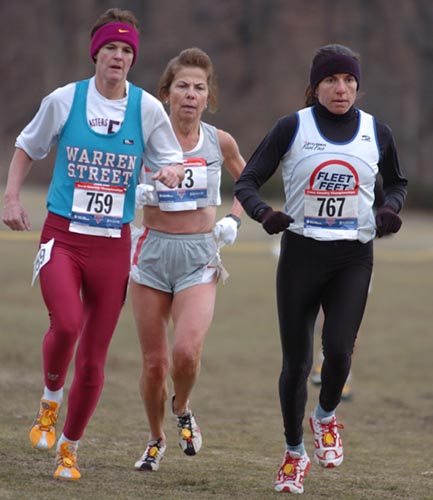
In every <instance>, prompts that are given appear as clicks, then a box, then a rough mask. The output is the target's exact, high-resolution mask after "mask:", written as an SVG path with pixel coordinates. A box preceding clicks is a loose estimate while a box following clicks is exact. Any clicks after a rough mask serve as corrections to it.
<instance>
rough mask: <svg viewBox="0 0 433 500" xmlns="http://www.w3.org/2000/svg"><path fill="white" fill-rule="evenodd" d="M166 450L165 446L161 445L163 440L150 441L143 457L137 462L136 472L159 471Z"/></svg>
mask: <svg viewBox="0 0 433 500" xmlns="http://www.w3.org/2000/svg"><path fill="white" fill-rule="evenodd" d="M166 448H167V446H166V445H165V444H161V439H155V440H153V441H149V442H148V443H147V447H146V449H145V451H144V453H143V455H142V457H141V458H140V460H137V462H135V465H134V468H135V470H142V471H157V470H158V469H159V466H160V464H161V460H162V459H163V458H164V453H165V450H166Z"/></svg>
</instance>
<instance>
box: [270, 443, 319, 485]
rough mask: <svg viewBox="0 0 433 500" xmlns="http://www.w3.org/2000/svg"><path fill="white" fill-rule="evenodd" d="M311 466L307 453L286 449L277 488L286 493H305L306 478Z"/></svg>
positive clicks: (278, 475) (276, 482)
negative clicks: (302, 453)
mask: <svg viewBox="0 0 433 500" xmlns="http://www.w3.org/2000/svg"><path fill="white" fill-rule="evenodd" d="M310 467H311V461H310V459H309V457H308V455H307V454H306V453H305V454H304V455H301V454H299V453H296V452H294V451H286V452H285V454H284V459H283V463H282V464H281V467H280V468H279V470H278V474H277V479H276V480H275V490H276V491H279V492H286V493H304V478H305V476H306V475H307V473H308V471H309V470H310Z"/></svg>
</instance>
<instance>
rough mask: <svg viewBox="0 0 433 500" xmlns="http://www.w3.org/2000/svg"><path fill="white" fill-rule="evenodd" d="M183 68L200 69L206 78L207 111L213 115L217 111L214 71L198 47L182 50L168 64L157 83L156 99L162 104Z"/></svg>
mask: <svg viewBox="0 0 433 500" xmlns="http://www.w3.org/2000/svg"><path fill="white" fill-rule="evenodd" d="M185 67H190V68H200V69H202V70H203V71H204V72H205V73H206V76H207V85H208V89H209V96H208V110H209V111H210V112H211V113H215V111H216V110H217V109H218V87H217V82H216V75H215V70H214V67H213V63H212V61H211V58H210V57H209V56H208V54H206V52H204V51H203V50H201V49H199V48H198V47H191V48H189V49H184V50H182V51H181V52H180V53H179V54H178V55H177V56H176V57H173V58H172V59H170V61H169V62H168V64H167V66H166V68H165V70H164V72H163V73H162V75H161V78H160V79H159V83H158V97H159V99H160V100H161V101H162V102H164V101H165V100H166V99H167V98H168V95H169V93H170V87H171V84H172V83H173V80H174V78H175V77H176V74H177V73H178V72H179V71H180V70H181V69H182V68H185Z"/></svg>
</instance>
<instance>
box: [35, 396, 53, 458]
mask: <svg viewBox="0 0 433 500" xmlns="http://www.w3.org/2000/svg"><path fill="white" fill-rule="evenodd" d="M59 409H60V406H59V404H58V403H55V402H54V401H48V400H47V399H41V403H40V406H39V413H38V414H37V415H36V418H35V421H34V422H33V425H32V427H31V429H30V434H29V437H30V441H31V443H32V446H33V448H35V449H36V450H39V451H48V450H50V449H51V448H52V447H53V446H54V443H55V442H56V424H57V418H58V416H59Z"/></svg>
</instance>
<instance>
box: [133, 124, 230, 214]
mask: <svg viewBox="0 0 433 500" xmlns="http://www.w3.org/2000/svg"><path fill="white" fill-rule="evenodd" d="M223 162H224V158H223V155H222V152H221V147H220V143H219V140H218V131H217V129H216V128H215V127H214V126H213V125H209V124H208V123H205V122H201V123H200V137H199V141H198V143H197V145H196V146H195V148H194V149H193V150H191V151H184V153H183V164H184V167H185V178H184V180H183V181H182V183H181V184H180V185H179V186H178V187H177V188H175V189H170V188H168V187H166V186H164V185H163V184H162V183H161V182H159V181H156V182H155V181H154V180H152V175H153V174H154V172H155V169H156V165H155V164H153V163H152V162H150V161H146V162H145V164H144V165H143V167H144V168H143V170H142V177H141V182H145V183H146V184H150V185H153V186H154V187H155V192H156V194H157V197H156V198H157V199H156V200H155V201H154V202H149V203H148V205H154V206H159V208H160V209H161V210H164V211H168V212H169V211H183V210H196V209H197V208H203V207H206V206H208V205H221V195H220V186H221V167H222V165H223ZM143 173H144V175H143Z"/></svg>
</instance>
